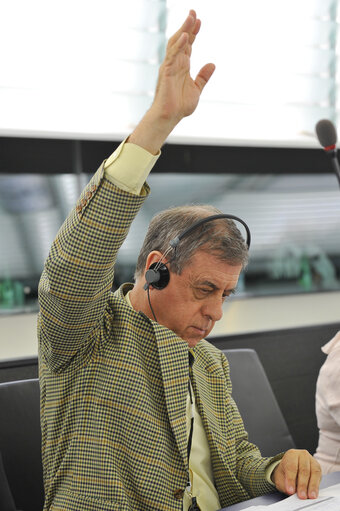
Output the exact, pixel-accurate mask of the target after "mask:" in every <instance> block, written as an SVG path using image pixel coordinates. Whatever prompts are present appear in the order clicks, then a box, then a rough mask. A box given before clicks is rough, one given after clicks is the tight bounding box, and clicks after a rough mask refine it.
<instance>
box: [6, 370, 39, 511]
mask: <svg viewBox="0 0 340 511" xmlns="http://www.w3.org/2000/svg"><path fill="white" fill-rule="evenodd" d="M39 396H40V392H39V381H38V379H33V380H22V381H14V382H7V383H1V384H0V410H1V420H0V452H1V454H2V460H3V465H4V470H5V473H6V476H7V480H8V483H9V487H10V489H11V492H12V495H13V498H14V501H15V505H16V507H17V509H20V510H22V511H40V510H42V508H43V505H44V492H43V475H42V462H41V430H40V403H39Z"/></svg>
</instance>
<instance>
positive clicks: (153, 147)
mask: <svg viewBox="0 0 340 511" xmlns="http://www.w3.org/2000/svg"><path fill="white" fill-rule="evenodd" d="M179 121H180V119H176V118H174V117H170V116H165V115H161V114H159V113H158V112H155V111H154V110H153V109H152V108H151V109H150V110H148V111H147V112H146V114H145V115H144V117H143V118H142V120H141V121H140V122H139V123H138V125H137V126H136V128H135V129H134V130H133V132H132V133H131V135H130V136H129V138H128V139H127V142H131V143H133V144H136V145H139V146H140V147H143V149H145V150H146V151H148V152H150V153H151V154H154V155H156V154H158V153H159V151H160V149H161V147H162V145H163V144H164V142H165V141H166V139H167V137H168V136H169V135H170V133H171V132H172V130H173V129H174V127H175V126H176V125H177V124H178V122H179Z"/></svg>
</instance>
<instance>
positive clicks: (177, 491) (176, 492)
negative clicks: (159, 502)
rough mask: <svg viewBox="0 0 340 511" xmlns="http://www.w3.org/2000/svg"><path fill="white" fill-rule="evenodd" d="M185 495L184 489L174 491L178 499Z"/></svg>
mask: <svg viewBox="0 0 340 511" xmlns="http://www.w3.org/2000/svg"><path fill="white" fill-rule="evenodd" d="M183 495H184V490H182V489H180V490H176V491H175V492H174V497H175V499H176V500H182V498H183Z"/></svg>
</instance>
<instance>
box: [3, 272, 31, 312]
mask: <svg viewBox="0 0 340 511" xmlns="http://www.w3.org/2000/svg"><path fill="white" fill-rule="evenodd" d="M24 303H25V294H24V287H23V285H22V284H21V282H19V281H17V280H15V281H12V280H11V279H10V278H9V277H7V278H5V279H4V280H3V281H2V282H0V307H1V308H3V309H13V308H14V307H18V306H22V305H24Z"/></svg>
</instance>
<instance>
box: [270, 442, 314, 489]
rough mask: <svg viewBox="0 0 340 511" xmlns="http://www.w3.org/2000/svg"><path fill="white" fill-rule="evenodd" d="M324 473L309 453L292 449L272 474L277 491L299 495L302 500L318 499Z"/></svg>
mask: <svg viewBox="0 0 340 511" xmlns="http://www.w3.org/2000/svg"><path fill="white" fill-rule="evenodd" d="M321 477H322V473H321V467H320V465H319V463H318V462H317V461H316V459H314V458H313V456H311V455H310V454H309V452H308V451H305V450H298V449H290V450H289V451H287V452H286V453H285V455H284V456H283V458H282V460H281V462H280V463H279V464H278V465H277V466H276V467H275V469H274V471H273V473H272V476H271V478H272V481H273V483H274V484H275V486H276V488H277V490H279V491H280V492H282V493H286V494H287V495H293V494H294V493H297V495H298V497H299V498H300V499H307V498H308V499H316V498H317V497H318V495H319V485H320V481H321Z"/></svg>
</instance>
